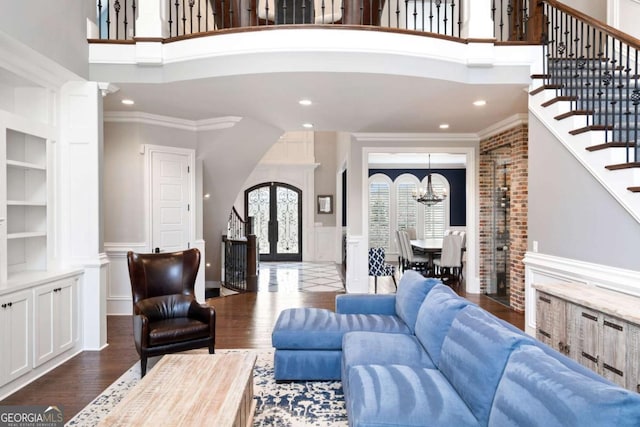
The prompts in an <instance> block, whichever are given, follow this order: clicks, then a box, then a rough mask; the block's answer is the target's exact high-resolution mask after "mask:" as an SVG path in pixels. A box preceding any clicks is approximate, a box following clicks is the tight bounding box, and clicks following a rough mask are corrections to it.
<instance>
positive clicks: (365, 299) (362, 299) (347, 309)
mask: <svg viewBox="0 0 640 427" xmlns="http://www.w3.org/2000/svg"><path fill="white" fill-rule="evenodd" d="M336 313H341V314H389V315H395V314H396V296H395V294H385V295H369V294H359V295H356V294H346V295H337V296H336Z"/></svg>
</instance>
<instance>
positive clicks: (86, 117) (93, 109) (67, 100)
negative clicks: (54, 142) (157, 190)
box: [56, 81, 109, 350]
mask: <svg viewBox="0 0 640 427" xmlns="http://www.w3.org/2000/svg"><path fill="white" fill-rule="evenodd" d="M59 143H60V158H59V161H58V165H59V167H58V168H57V170H58V171H59V175H58V179H57V181H58V182H57V186H56V191H57V192H58V193H59V197H57V200H60V204H59V206H58V209H59V210H58V212H57V215H58V218H60V220H59V221H58V223H59V227H60V232H59V233H58V236H60V255H61V256H60V264H61V266H62V267H71V266H74V267H81V268H84V271H85V274H84V278H83V281H82V286H81V290H80V294H81V300H80V301H81V306H80V310H81V312H80V316H81V324H82V325H83V329H82V331H83V333H82V336H83V346H84V348H85V349H91V350H97V349H100V348H102V347H104V346H105V345H106V342H107V335H106V331H107V328H106V322H107V317H106V285H107V274H106V271H107V266H108V262H109V261H108V259H107V257H106V255H105V254H104V253H103V252H104V250H103V241H102V227H103V225H102V174H101V172H102V151H103V150H102V148H103V136H102V95H101V90H100V88H99V87H98V84H97V83H95V82H80V81H78V82H70V83H67V84H65V85H64V86H63V87H62V89H61V91H60V142H59Z"/></svg>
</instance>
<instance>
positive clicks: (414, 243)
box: [410, 238, 444, 268]
mask: <svg viewBox="0 0 640 427" xmlns="http://www.w3.org/2000/svg"><path fill="white" fill-rule="evenodd" d="M443 240H444V239H436V238H433V239H412V240H410V242H411V247H412V248H415V249H417V250H418V251H420V252H423V253H425V254H427V257H428V258H429V268H432V267H433V257H434V255H436V254H438V253H440V252H442V241H443Z"/></svg>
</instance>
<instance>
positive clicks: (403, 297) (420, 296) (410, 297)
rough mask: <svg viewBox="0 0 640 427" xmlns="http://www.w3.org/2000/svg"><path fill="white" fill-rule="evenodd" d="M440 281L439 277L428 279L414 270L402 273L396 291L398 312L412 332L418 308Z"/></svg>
mask: <svg viewBox="0 0 640 427" xmlns="http://www.w3.org/2000/svg"><path fill="white" fill-rule="evenodd" d="M438 283H442V282H441V281H440V280H438V279H433V278H430V279H427V278H425V277H424V276H422V274H420V273H418V272H417V271H414V270H407V271H405V272H404V273H403V274H402V279H400V283H398V291H397V292H396V314H397V315H398V316H399V317H400V318H401V319H402V320H404V323H406V324H407V326H408V327H409V329H410V330H411V333H413V332H414V328H415V325H416V319H417V317H418V310H420V306H421V305H422V302H423V301H424V298H425V297H426V296H427V294H428V293H429V291H430V290H431V288H433V287H434V286H435V285H437V284H438Z"/></svg>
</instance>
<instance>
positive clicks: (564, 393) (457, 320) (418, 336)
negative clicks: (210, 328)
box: [273, 272, 640, 427]
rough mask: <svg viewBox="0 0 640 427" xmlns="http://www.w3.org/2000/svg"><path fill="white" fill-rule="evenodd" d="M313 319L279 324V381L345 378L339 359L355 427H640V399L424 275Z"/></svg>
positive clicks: (292, 317)
mask: <svg viewBox="0 0 640 427" xmlns="http://www.w3.org/2000/svg"><path fill="white" fill-rule="evenodd" d="M405 285H406V286H405ZM403 287H404V289H403ZM359 308H360V309H359ZM308 310H310V309H293V310H289V311H286V310H285V312H286V313H285V312H283V314H281V316H280V318H279V319H278V322H277V323H276V327H275V329H274V335H273V342H274V346H275V347H276V358H275V364H276V379H278V375H280V378H279V379H287V380H289V379H300V380H301V379H323V378H316V377H322V376H327V377H331V378H334V377H336V372H335V369H336V365H335V359H333V358H334V357H338V356H339V357H340V360H339V362H338V364H339V367H338V368H337V369H338V370H339V371H340V373H339V375H338V377H340V378H341V379H342V385H343V389H344V392H345V400H346V405H347V414H348V417H349V425H350V426H351V427H383V426H454V427H463V426H491V427H502V426H505V427H506V426H539V427H543V426H544V427H549V426H558V427H559V426H563V427H564V426H576V427H577V426H581V427H582V426H593V427H596V426H598V427H600V426H616V427H618V426H629V427H631V426H635V427H638V426H640V395H639V394H637V393H634V392H631V391H628V390H625V389H623V388H620V387H618V386H616V385H614V384H612V383H610V382H609V381H607V380H606V379H604V378H603V377H600V376H599V375H597V374H595V373H594V372H592V371H591V370H588V369H587V368H585V367H583V366H581V365H579V364H578V363H576V362H574V361H573V360H571V359H568V358H567V357H565V356H563V355H562V354H560V353H558V352H556V351H555V350H553V349H551V348H550V347H548V346H546V345H545V344H543V343H541V342H539V341H537V340H535V339H534V338H532V337H530V336H528V335H526V334H524V333H523V332H522V331H520V330H519V329H517V328H515V327H514V326H512V325H510V324H508V323H506V322H503V321H502V320H500V319H498V318H496V317H495V316H493V315H491V314H489V313H488V312H486V311H484V310H483V309H481V308H479V307H478V306H476V305H475V304H473V303H471V302H469V301H468V300H466V299H463V298H460V297H458V296H457V295H456V294H455V293H454V292H453V291H452V290H451V289H450V288H448V287H447V286H444V285H442V284H439V283H438V282H437V281H433V280H432V279H423V278H422V277H421V276H419V275H417V274H416V275H414V274H413V272H406V273H405V274H404V276H403V279H402V280H401V281H400V284H399V285H398V294H397V296H395V297H394V296H392V295H386V296H383V295H344V296H340V297H338V299H337V300H336V313H333V312H331V311H328V310H324V311H322V313H320V312H316V310H314V309H311V311H308ZM386 316H389V318H387V317H386ZM392 319H393V320H392ZM376 325H377V326H379V327H380V329H378V330H376V329H375V328H374V326H376ZM325 328H326V329H325ZM325 332H326V334H325ZM339 336H341V337H342V340H341V343H338V337H339ZM294 343H298V347H299V348H289V347H293V346H295V344H294ZM278 345H279V346H281V347H278ZM309 347H312V348H309ZM325 347H326V348H325ZM296 351H301V352H302V353H301V354H300V355H299V357H298V356H296V355H295V352H296ZM279 352H280V354H283V355H284V357H279V356H278V354H279ZM325 352H326V353H325ZM329 354H331V356H329ZM329 359H331V360H330V362H327V360H329ZM296 363H299V365H297V366H296ZM279 364H280V367H278V365H279ZM323 370H326V371H323ZM305 376H306V377H307V378H304V377H305ZM289 377H296V378H289Z"/></svg>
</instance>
